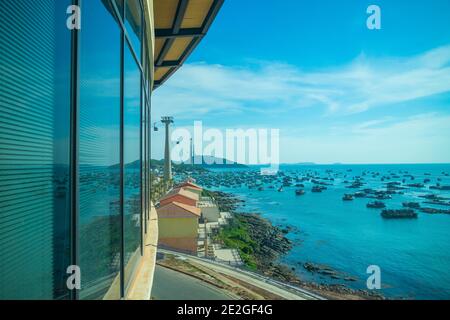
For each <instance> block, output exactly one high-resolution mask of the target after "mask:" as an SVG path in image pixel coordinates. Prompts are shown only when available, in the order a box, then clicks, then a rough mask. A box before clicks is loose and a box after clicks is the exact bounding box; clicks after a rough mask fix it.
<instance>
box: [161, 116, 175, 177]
mask: <svg viewBox="0 0 450 320" xmlns="http://www.w3.org/2000/svg"><path fill="white" fill-rule="evenodd" d="M161 122H162V123H164V124H165V125H166V142H165V149H164V182H165V183H166V185H167V184H168V183H169V182H170V181H171V180H172V161H171V159H170V127H169V126H170V124H172V123H173V117H162V118H161Z"/></svg>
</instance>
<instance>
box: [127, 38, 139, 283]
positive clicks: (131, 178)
mask: <svg viewBox="0 0 450 320" xmlns="http://www.w3.org/2000/svg"><path fill="white" fill-rule="evenodd" d="M123 121H124V142H123V143H124V249H125V250H124V269H125V270H124V272H125V275H124V280H125V287H127V286H128V284H129V281H130V278H131V276H132V273H133V271H134V267H135V265H136V262H137V261H138V258H139V256H140V250H139V245H140V241H141V136H140V134H141V132H140V126H141V73H140V69H139V68H138V65H137V63H136V61H135V59H134V57H133V55H132V54H131V52H130V48H129V47H128V45H125V53H124V120H123Z"/></svg>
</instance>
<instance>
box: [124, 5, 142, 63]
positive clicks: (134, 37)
mask: <svg viewBox="0 0 450 320" xmlns="http://www.w3.org/2000/svg"><path fill="white" fill-rule="evenodd" d="M125 28H126V30H127V34H128V37H129V40H130V42H131V45H132V46H133V49H134V52H135V53H136V56H137V57H138V58H140V57H141V39H142V8H141V4H140V0H127V1H126V8H125Z"/></svg>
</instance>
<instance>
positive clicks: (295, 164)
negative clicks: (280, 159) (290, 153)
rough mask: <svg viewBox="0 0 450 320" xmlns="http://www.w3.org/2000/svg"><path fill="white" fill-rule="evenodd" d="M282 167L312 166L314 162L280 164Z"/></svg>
mask: <svg viewBox="0 0 450 320" xmlns="http://www.w3.org/2000/svg"><path fill="white" fill-rule="evenodd" d="M282 165H288V166H314V165H315V163H314V162H297V163H282Z"/></svg>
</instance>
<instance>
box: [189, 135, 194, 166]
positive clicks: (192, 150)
mask: <svg viewBox="0 0 450 320" xmlns="http://www.w3.org/2000/svg"><path fill="white" fill-rule="evenodd" d="M190 149H191V150H190V153H191V165H192V166H194V145H193V142H192V138H191V147H190Z"/></svg>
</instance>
